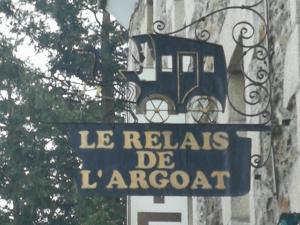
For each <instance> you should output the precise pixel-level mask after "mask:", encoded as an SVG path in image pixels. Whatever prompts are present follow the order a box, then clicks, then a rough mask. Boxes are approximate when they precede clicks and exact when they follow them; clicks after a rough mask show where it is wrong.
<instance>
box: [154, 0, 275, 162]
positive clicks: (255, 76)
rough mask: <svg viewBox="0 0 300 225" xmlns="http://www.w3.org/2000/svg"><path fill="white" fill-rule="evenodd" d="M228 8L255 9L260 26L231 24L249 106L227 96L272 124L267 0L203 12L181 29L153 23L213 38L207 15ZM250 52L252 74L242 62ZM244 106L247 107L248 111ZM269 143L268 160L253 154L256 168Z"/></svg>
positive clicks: (249, 113)
mask: <svg viewBox="0 0 300 225" xmlns="http://www.w3.org/2000/svg"><path fill="white" fill-rule="evenodd" d="M259 7H262V8H264V9H265V11H266V15H263V14H262V13H260V12H259V11H258V8H259ZM229 10H246V11H248V12H250V13H252V14H253V15H254V16H255V17H256V18H258V19H259V21H260V26H259V28H258V29H257V27H256V26H255V25H254V24H253V22H249V21H238V22H237V23H236V24H234V25H233V27H232V40H233V41H234V43H235V44H236V45H237V46H239V47H240V48H241V49H242V54H241V57H240V59H239V67H240V71H241V73H242V75H243V78H244V83H245V86H244V88H243V89H244V90H243V96H242V98H243V102H244V104H245V105H246V107H244V109H243V110H242V109H240V108H239V106H238V105H236V104H235V102H234V100H232V98H231V96H230V95H228V96H227V97H228V103H229V104H230V106H231V108H232V109H233V110H234V111H235V112H237V113H238V114H239V115H241V116H244V117H257V118H258V121H259V123H260V124H262V125H270V124H271V120H272V118H273V115H272V105H271V104H272V102H271V99H272V83H273V79H272V77H271V74H270V71H269V63H270V48H269V43H268V36H269V24H268V2H267V0H260V1H258V2H257V3H255V4H251V5H241V6H228V7H224V8H221V9H218V10H215V11H213V12H210V13H208V14H207V15H205V16H202V17H200V18H199V19H197V20H195V21H192V22H191V23H190V24H187V25H185V26H183V27H181V28H180V29H177V30H175V31H170V32H167V31H166V24H165V23H164V21H162V20H157V21H155V22H154V24H153V28H154V32H155V33H156V34H164V35H176V34H177V33H179V32H181V31H183V30H185V29H191V28H192V29H194V38H195V39H196V40H199V41H205V42H206V41H210V39H211V36H212V35H211V31H210V30H208V29H206V28H205V23H206V21H207V19H208V18H210V17H212V16H214V15H217V14H220V13H225V12H227V11H229ZM251 54H252V55H251ZM249 56H250V57H252V62H253V63H255V65H256V66H255V67H254V68H257V69H256V71H254V73H253V72H252V74H249V73H247V72H246V71H245V68H244V63H243V62H244V61H245V59H246V58H247V57H249ZM232 79H233V75H231V74H229V77H228V85H230V84H231V82H232ZM245 108H247V109H248V110H247V111H246V109H245ZM249 108H251V110H249ZM271 139H272V137H271ZM270 145H271V147H270V150H269V152H268V154H267V156H266V159H265V160H264V159H263V156H262V155H259V154H255V155H253V156H252V157H251V165H252V166H253V167H254V168H262V167H263V166H265V164H266V162H267V161H268V159H269V158H270V156H271V155H272V154H273V148H272V140H271V144H270Z"/></svg>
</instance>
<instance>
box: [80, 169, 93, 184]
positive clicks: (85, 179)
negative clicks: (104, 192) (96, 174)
mask: <svg viewBox="0 0 300 225" xmlns="http://www.w3.org/2000/svg"><path fill="white" fill-rule="evenodd" d="M80 174H81V181H82V182H81V188H82V189H96V188H97V183H96V182H95V183H93V184H91V183H90V174H91V171H90V170H81V171H80Z"/></svg>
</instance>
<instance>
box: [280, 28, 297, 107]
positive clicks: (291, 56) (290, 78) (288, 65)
mask: <svg viewBox="0 0 300 225" xmlns="http://www.w3.org/2000/svg"><path fill="white" fill-rule="evenodd" d="M299 34H300V30H299V25H296V26H295V28H294V30H293V33H292V35H291V36H290V39H289V41H288V46H287V51H286V55H285V63H284V64H285V65H284V80H283V106H284V107H287V105H288V103H289V101H290V99H291V97H292V96H293V95H294V94H295V93H296V92H297V91H298V90H299V85H300V71H299V70H300V55H299V53H300V52H299V51H300V43H299V40H300V37H299Z"/></svg>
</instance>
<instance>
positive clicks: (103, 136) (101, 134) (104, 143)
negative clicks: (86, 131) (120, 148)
mask: <svg viewBox="0 0 300 225" xmlns="http://www.w3.org/2000/svg"><path fill="white" fill-rule="evenodd" d="M97 135H98V145H97V148H106V149H112V148H113V147H114V143H113V142H112V141H111V137H112V136H113V131H112V130H105V131H97Z"/></svg>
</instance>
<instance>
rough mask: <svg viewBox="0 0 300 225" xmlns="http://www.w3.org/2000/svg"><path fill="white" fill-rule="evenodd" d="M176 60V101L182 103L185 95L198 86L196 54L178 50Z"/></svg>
mask: <svg viewBox="0 0 300 225" xmlns="http://www.w3.org/2000/svg"><path fill="white" fill-rule="evenodd" d="M177 60H178V64H177V65H178V72H177V73H178V74H177V76H178V79H177V82H178V85H177V87H178V102H179V103H183V101H184V100H185V98H186V97H187V95H188V94H189V93H190V92H191V91H193V90H194V89H195V88H196V87H197V86H199V69H198V54H197V53H196V52H179V53H178V56H177Z"/></svg>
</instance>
